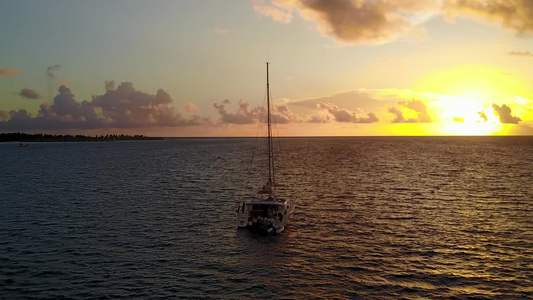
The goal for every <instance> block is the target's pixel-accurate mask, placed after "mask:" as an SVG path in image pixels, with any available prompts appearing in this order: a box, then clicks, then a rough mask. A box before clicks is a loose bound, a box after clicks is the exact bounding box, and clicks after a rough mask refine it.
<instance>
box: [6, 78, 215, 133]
mask: <svg viewBox="0 0 533 300" xmlns="http://www.w3.org/2000/svg"><path fill="white" fill-rule="evenodd" d="M106 87H107V88H111V86H110V85H109V84H108V82H106ZM58 92H59V93H58V95H57V96H55V97H54V101H53V103H52V104H51V105H49V104H48V103H43V104H41V105H40V108H39V112H38V114H37V116H35V117H32V116H31V115H29V114H28V112H27V111H25V110H18V111H11V112H9V118H5V117H4V118H3V119H4V121H2V122H0V129H10V130H24V129H70V128H72V129H102V128H147V127H178V126H188V125H200V124H206V123H207V122H208V120H207V119H202V118H200V117H199V116H196V115H195V116H193V117H192V118H190V119H185V118H183V117H182V115H181V114H180V113H179V112H178V111H177V109H176V108H175V107H174V106H173V105H172V102H173V100H172V98H171V97H170V95H169V94H168V93H166V92H165V91H164V90H161V89H160V90H158V91H157V93H156V94H155V95H150V94H147V93H143V92H141V91H136V90H135V89H134V87H133V84H132V83H130V82H123V83H121V84H120V85H119V86H118V88H117V89H108V90H107V91H106V92H105V94H103V95H99V96H93V99H92V101H86V100H84V101H82V102H77V101H76V100H75V96H74V94H73V93H72V92H71V90H70V89H69V88H68V87H66V86H64V85H62V86H60V87H59V89H58ZM97 111H99V112H101V114H102V115H103V116H99V115H98V114H97Z"/></svg>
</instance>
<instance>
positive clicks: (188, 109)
mask: <svg viewBox="0 0 533 300" xmlns="http://www.w3.org/2000/svg"><path fill="white" fill-rule="evenodd" d="M197 110H198V107H196V105H194V103H192V102H189V103H187V104H186V105H185V111H186V112H188V113H192V112H195V111H197Z"/></svg>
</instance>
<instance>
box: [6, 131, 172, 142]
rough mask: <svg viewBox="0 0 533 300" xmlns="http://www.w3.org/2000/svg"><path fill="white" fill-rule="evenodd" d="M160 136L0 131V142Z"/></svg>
mask: <svg viewBox="0 0 533 300" xmlns="http://www.w3.org/2000/svg"><path fill="white" fill-rule="evenodd" d="M162 139H163V138H160V137H147V136H144V135H126V134H107V135H94V136H91V135H81V134H76V135H71V134H46V133H21V132H11V133H0V142H113V141H125V140H126V141H127V140H162Z"/></svg>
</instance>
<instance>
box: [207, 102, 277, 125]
mask: <svg viewBox="0 0 533 300" xmlns="http://www.w3.org/2000/svg"><path fill="white" fill-rule="evenodd" d="M229 104H231V102H230V101H229V100H228V99H226V100H224V101H223V102H222V104H218V103H216V102H215V103H213V106H214V107H215V108H216V109H217V110H218V114H219V115H220V121H221V122H222V123H227V124H253V123H256V122H258V121H260V120H261V116H266V109H264V108H263V107H256V108H254V109H251V110H250V102H248V101H243V100H240V101H239V109H238V110H237V112H236V113H234V114H232V113H228V112H227V111H226V105H229Z"/></svg>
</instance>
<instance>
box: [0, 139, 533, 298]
mask: <svg viewBox="0 0 533 300" xmlns="http://www.w3.org/2000/svg"><path fill="white" fill-rule="evenodd" d="M257 144H258V143H256V140H255V139H175V140H164V141H135V142H114V143H34V144H32V145H31V146H30V147H26V148H18V147H16V144H13V143H4V144H0V176H1V178H0V298H1V299H24V298H28V299H46V298H49V299H60V298H69V299H95V298H100V299H112V298H126V299H135V298H136V299H148V298H198V299H206V298H214V299H221V298H227V299H235V298H240V299H253V298H287V299H293V298H298V299H310V298H323V299H326V298H327V299H331V298H337V299H345V298H357V297H359V298H364V299H399V298H408V299H410V298H414V299H420V298H427V299H444V298H453V297H457V298H469V299H470V298H473V299H494V298H497V299H498V298H503V299H515V298H528V297H529V298H532V297H533V138H531V137H461V138H457V137H421V138H412V137H398V138H390V137H383V138H382V137H376V138H287V139H280V141H279V144H280V145H281V150H280V151H278V152H277V153H278V158H279V159H278V161H279V163H278V165H277V166H276V167H277V173H276V176H277V181H278V182H279V183H280V184H281V186H279V190H280V193H281V194H282V195H284V196H285V197H286V198H292V199H294V201H295V202H296V204H297V208H296V213H295V215H294V217H293V219H292V220H291V224H290V226H289V227H288V228H287V230H286V231H285V232H284V233H283V234H281V235H278V236H260V235H257V234H253V233H250V232H248V231H247V230H237V229H236V227H235V215H234V209H235V205H236V202H238V201H241V200H242V199H244V198H245V197H247V196H250V195H251V194H253V191H254V189H257V188H259V187H261V186H262V185H263V184H264V183H265V181H266V176H265V175H264V174H262V173H261V172H259V170H261V168H260V166H257V165H256V164H251V163H250V161H251V158H252V153H253V152H254V151H253V150H254V149H256V150H255V152H254V153H255V158H256V159H255V161H259V160H260V159H259V158H262V157H263V156H264V155H262V152H260V150H259V148H258V147H256V146H255V145H257ZM276 145H278V141H276Z"/></svg>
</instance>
